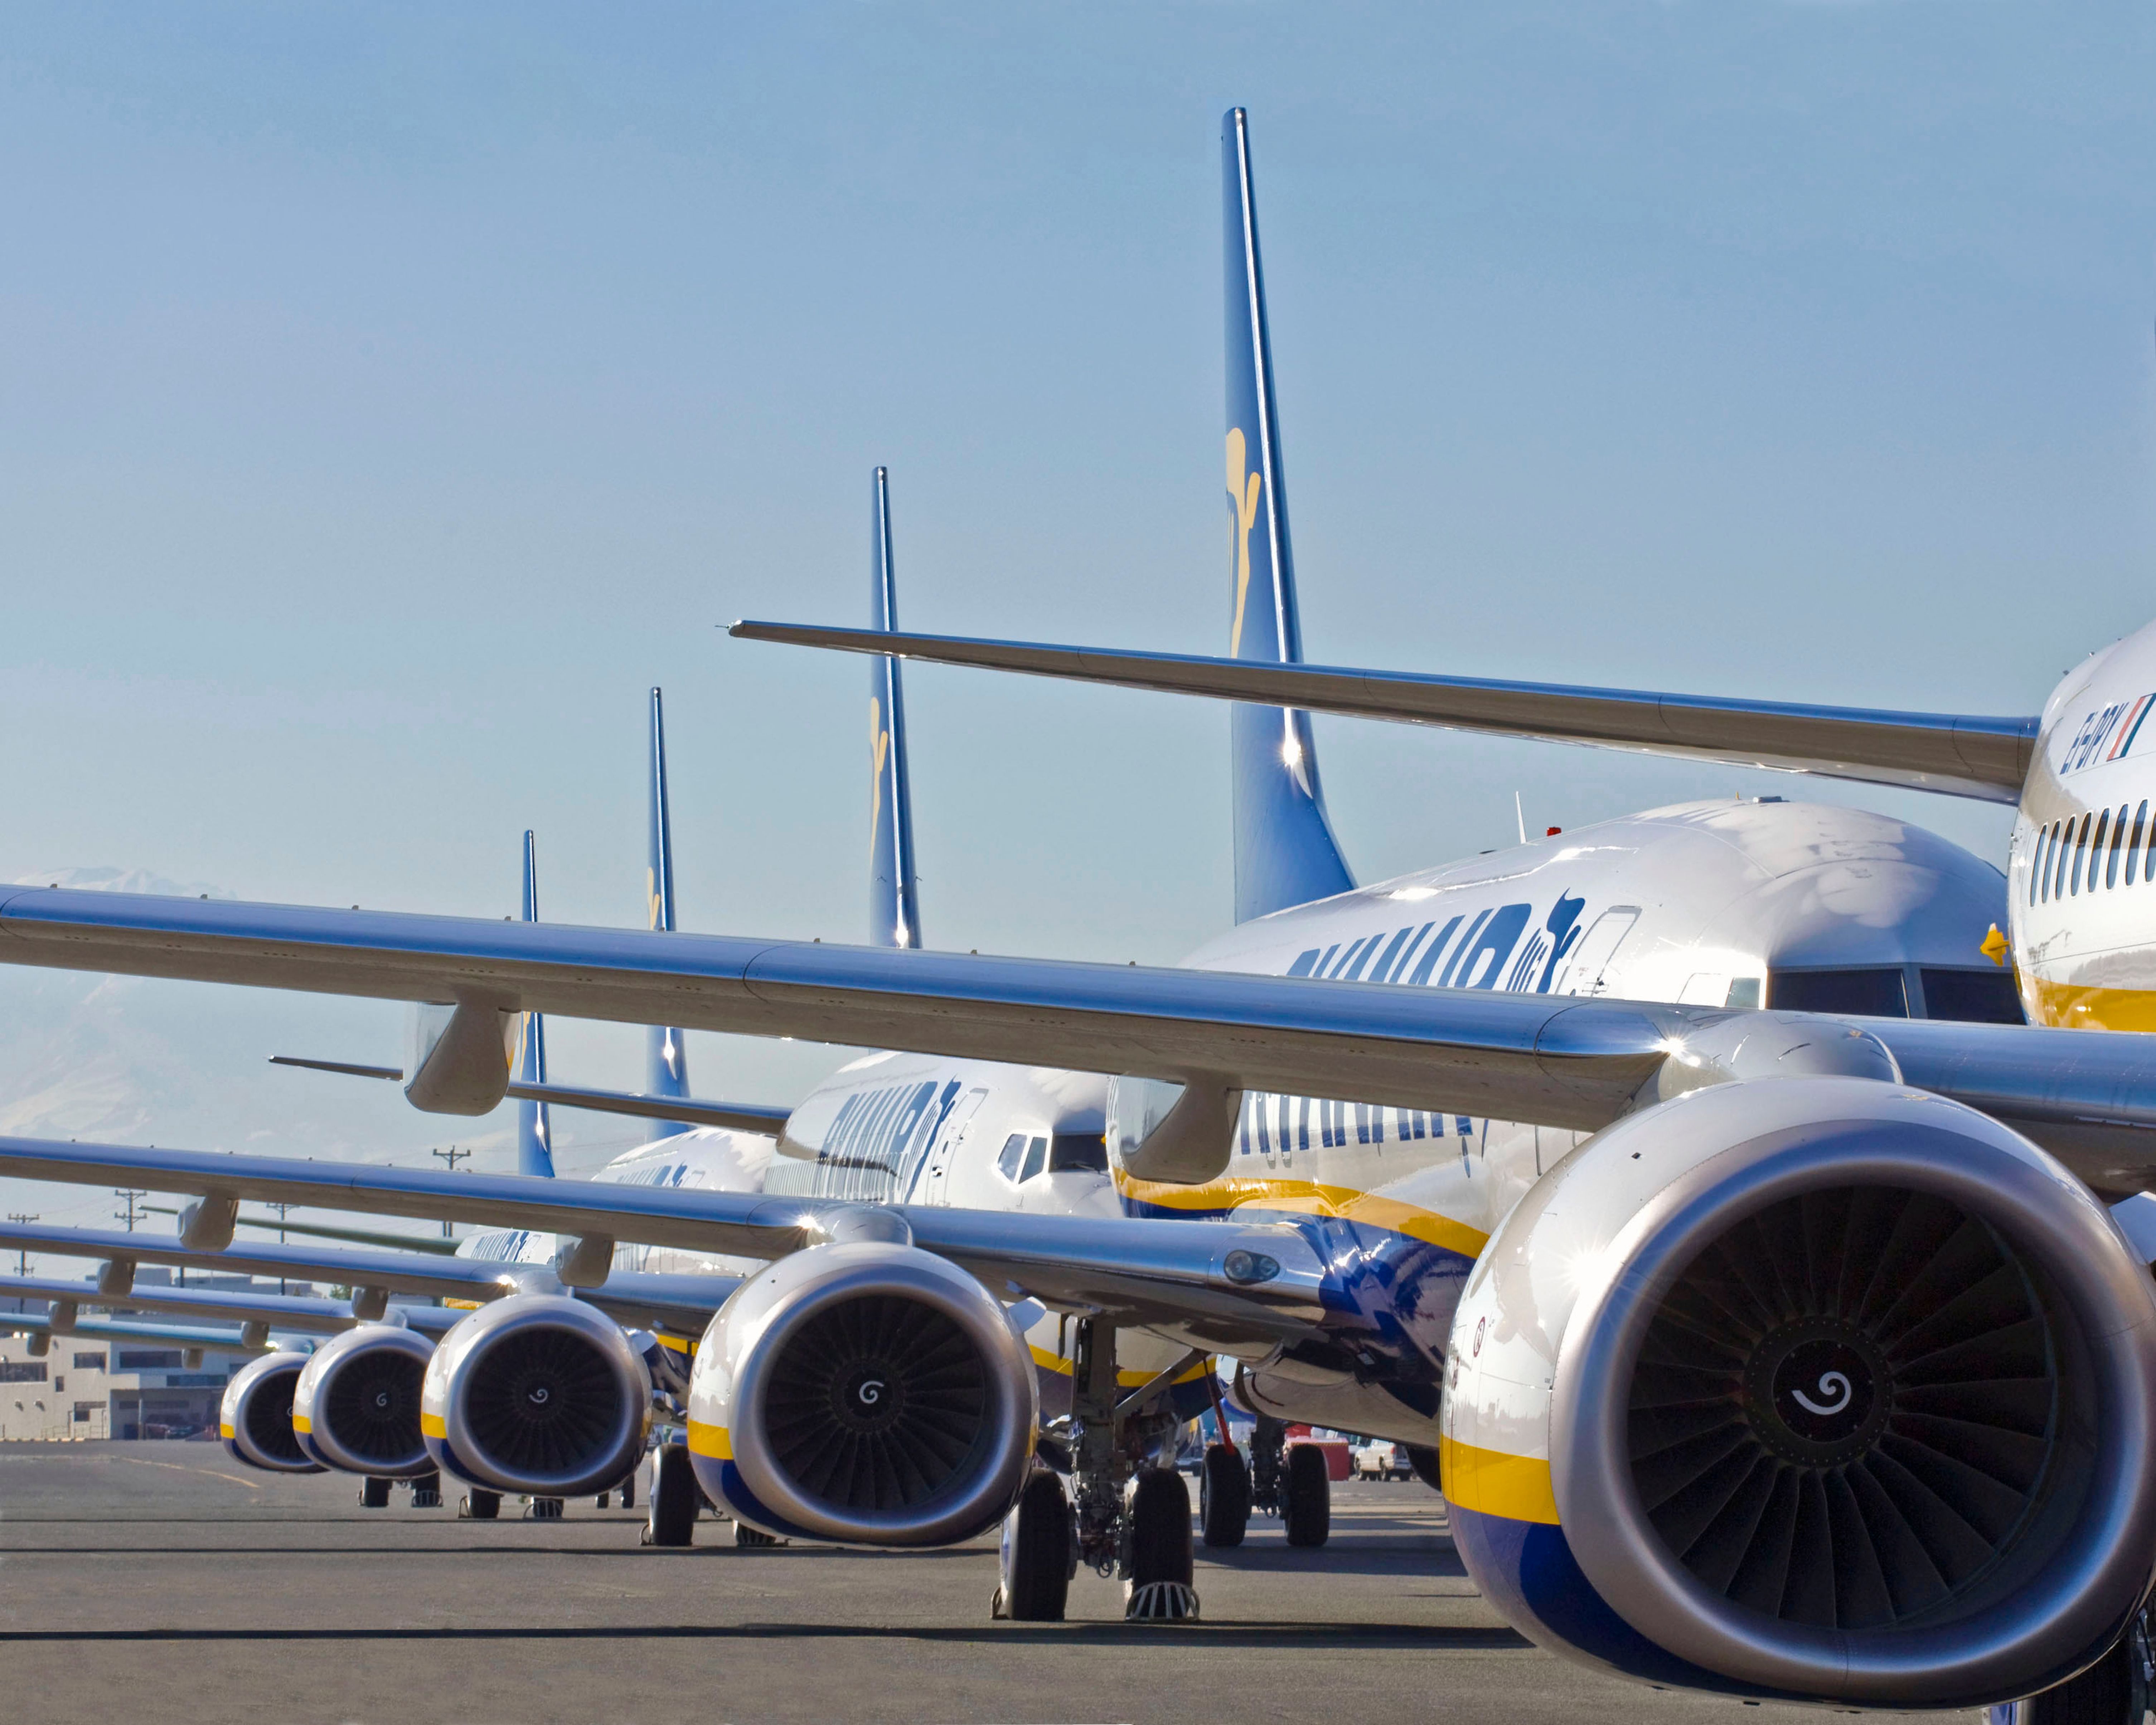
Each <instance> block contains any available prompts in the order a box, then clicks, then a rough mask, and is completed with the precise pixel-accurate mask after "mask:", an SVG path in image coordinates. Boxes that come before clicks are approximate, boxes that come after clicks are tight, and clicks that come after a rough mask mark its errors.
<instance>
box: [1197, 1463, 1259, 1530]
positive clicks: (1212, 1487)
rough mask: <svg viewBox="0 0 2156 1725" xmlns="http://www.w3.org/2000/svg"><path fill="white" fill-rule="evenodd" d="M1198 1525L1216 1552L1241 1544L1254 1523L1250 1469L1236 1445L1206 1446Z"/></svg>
mask: <svg viewBox="0 0 2156 1725" xmlns="http://www.w3.org/2000/svg"><path fill="white" fill-rule="evenodd" d="M1198 1524H1199V1527H1201V1528H1203V1529H1204V1536H1205V1543H1206V1544H1208V1545H1209V1546H1211V1547H1213V1548H1214V1549H1216V1550H1218V1549H1219V1548H1222V1547H1224V1546H1235V1545H1240V1544H1241V1543H1243V1533H1244V1531H1245V1529H1246V1528H1247V1527H1249V1526H1250V1469H1249V1468H1248V1467H1246V1466H1244V1463H1243V1454H1242V1451H1241V1450H1238V1449H1237V1448H1236V1447H1235V1445H1233V1444H1210V1445H1207V1446H1206V1450H1205V1461H1204V1466H1203V1467H1202V1468H1201V1469H1200V1471H1199V1476H1198Z"/></svg>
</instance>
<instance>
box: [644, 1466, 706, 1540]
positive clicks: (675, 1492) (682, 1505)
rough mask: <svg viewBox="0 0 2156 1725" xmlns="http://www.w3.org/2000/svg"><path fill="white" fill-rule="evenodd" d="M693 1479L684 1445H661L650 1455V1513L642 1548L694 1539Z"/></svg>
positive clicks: (696, 1495) (694, 1492) (694, 1485)
mask: <svg viewBox="0 0 2156 1725" xmlns="http://www.w3.org/2000/svg"><path fill="white" fill-rule="evenodd" d="M697 1497H698V1494H697V1491H696V1471H695V1469H694V1467H693V1466H692V1465H691V1464H690V1460H689V1451H688V1448H687V1446H686V1445H682V1444H661V1445H660V1446H659V1447H658V1448H657V1449H655V1450H653V1451H652V1452H651V1492H650V1505H651V1507H650V1510H649V1513H648V1514H647V1516H646V1517H645V1519H644V1543H645V1544H646V1545H665V1546H680V1545H687V1544H689V1543H691V1542H692V1541H693V1540H694V1539H695V1538H696V1504H697Z"/></svg>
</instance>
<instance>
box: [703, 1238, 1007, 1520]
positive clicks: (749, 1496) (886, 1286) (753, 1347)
mask: <svg viewBox="0 0 2156 1725" xmlns="http://www.w3.org/2000/svg"><path fill="white" fill-rule="evenodd" d="M1038 1422H1039V1399H1038V1392H1037V1389H1036V1387H1035V1384H1034V1373H1033V1364H1032V1360H1031V1358H1030V1356H1029V1354H1028V1353H1026V1350H1025V1347H1024V1343H1023V1342H1022V1341H1021V1340H1020V1338H1019V1336H1018V1335H1017V1333H1016V1332H1014V1330H1013V1329H1012V1327H1011V1326H1010V1324H1009V1322H1008V1321H1007V1320H1006V1319H1005V1317H1004V1312H1003V1308H1002V1307H1000V1306H998V1304H997V1303H996V1301H995V1300H994V1298H993V1296H991V1295H990V1294H989V1293H988V1291H987V1290H986V1289H985V1288H983V1286H981V1285H980V1283H979V1282H978V1281H975V1280H974V1279H973V1277H972V1276H968V1274H967V1273H966V1272H965V1271H962V1270H960V1269H959V1268H957V1266H955V1265H952V1264H951V1263H949V1262H948V1261H947V1260H944V1259H942V1258H938V1257H936V1256H935V1255H932V1254H931V1253H927V1252H924V1251H921V1250H916V1248H914V1247H911V1246H905V1245H893V1244H891V1243H888V1242H883V1241H867V1242H862V1243H860V1244H853V1245H823V1246H815V1247H812V1248H810V1249H808V1250H805V1251H800V1252H796V1253H794V1254H793V1255H791V1256H789V1257H787V1258H784V1259H782V1260H779V1261H778V1263H776V1264H774V1265H773V1266H771V1268H770V1269H768V1270H767V1271H765V1272H764V1273H763V1274H762V1276H757V1277H756V1278H754V1279H753V1280H752V1281H748V1282H747V1283H744V1284H743V1285H742V1287H741V1289H740V1290H739V1291H737V1293H736V1294H735V1295H734V1296H733V1297H732V1298H731V1300H729V1301H727V1302H726V1307H725V1308H724V1309H723V1310H721V1312H719V1314H718V1316H717V1317H715V1318H714V1319H713V1320H712V1322H711V1329H710V1331H709V1332H707V1333H706V1336H705V1338H704V1344H703V1346H702V1348H701V1349H700V1350H699V1351H698V1353H697V1355H696V1369H695V1374H694V1376H693V1378H692V1379H691V1382H690V1400H689V1435H690V1454H691V1455H692V1457H693V1458H694V1460H695V1462H696V1471H697V1477H698V1479H699V1480H700V1481H701V1482H702V1483H703V1486H704V1489H705V1491H706V1492H707V1493H709V1494H710V1495H711V1497H713V1498H714V1499H715V1500H716V1501H720V1502H726V1504H727V1505H728V1506H729V1507H730V1508H731V1509H732V1510H733V1511H734V1512H735V1513H737V1514H738V1515H741V1516H742V1517H743V1518H744V1519H746V1520H747V1522H749V1523H750V1525H751V1526H752V1527H762V1529H763V1530H764V1531H766V1532H772V1533H778V1534H781V1535H785V1536H789V1537H797V1538H814V1539H826V1540H831V1541H834V1542H837V1543H847V1544H859V1545H871V1546H924V1545H942V1544H950V1543H956V1542H957V1541H960V1540H964V1539H970V1538H973V1536H974V1535H975V1534H976V1533H978V1532H982V1531H983V1530H984V1529H985V1528H987V1527H990V1526H992V1525H993V1524H994V1523H995V1522H997V1521H998V1520H999V1519H1001V1517H1003V1516H1004V1513H1005V1512H1007V1511H1008V1510H1009V1507H1010V1506H1011V1504H1012V1502H1014V1500H1015V1498H1016V1497H1017V1493H1018V1491H1019V1487H1020V1486H1022V1485H1023V1484H1024V1480H1025V1475H1026V1470H1027V1467H1028V1466H1029V1462H1030V1459H1031V1456H1032V1453H1033V1445H1034V1438H1035V1435H1036V1433H1037V1430H1038Z"/></svg>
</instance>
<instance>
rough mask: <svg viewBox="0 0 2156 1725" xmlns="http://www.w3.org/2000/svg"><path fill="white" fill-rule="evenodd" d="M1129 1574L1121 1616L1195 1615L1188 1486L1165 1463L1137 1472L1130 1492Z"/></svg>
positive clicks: (1147, 1619) (1153, 1618)
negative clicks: (1137, 1474)
mask: <svg viewBox="0 0 2156 1725" xmlns="http://www.w3.org/2000/svg"><path fill="white" fill-rule="evenodd" d="M1130 1538H1131V1557H1130V1579H1129V1581H1128V1582H1127V1584H1126V1589H1125V1595H1126V1596H1125V1601H1124V1605H1123V1615H1124V1616H1125V1617H1127V1618H1131V1619H1135V1620H1138V1621H1141V1622H1157V1621H1161V1620H1180V1619H1188V1618H1193V1617H1195V1616H1197V1615H1198V1590H1197V1589H1196V1588H1195V1587H1193V1585H1192V1582H1193V1580H1194V1579H1196V1574H1195V1560H1194V1558H1193V1554H1192V1552H1191V1549H1190V1489H1189V1487H1188V1486H1185V1485H1184V1484H1183V1476H1182V1475H1181V1474H1179V1473H1178V1472H1176V1471H1175V1470H1174V1469H1173V1468H1169V1467H1151V1468H1147V1470H1146V1471H1144V1472H1143V1473H1142V1474H1140V1475H1139V1476H1138V1479H1137V1486H1136V1487H1135V1488H1134V1489H1133V1490H1132V1493H1131V1531H1130Z"/></svg>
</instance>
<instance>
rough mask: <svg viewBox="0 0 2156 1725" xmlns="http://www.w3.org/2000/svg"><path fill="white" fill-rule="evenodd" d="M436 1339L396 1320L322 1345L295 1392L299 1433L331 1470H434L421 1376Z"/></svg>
mask: <svg viewBox="0 0 2156 1725" xmlns="http://www.w3.org/2000/svg"><path fill="white" fill-rule="evenodd" d="M432 1353H434V1343H431V1342H429V1340H428V1339H427V1338H426V1337H424V1336H422V1335H419V1334H418V1333H417V1332H414V1331H412V1330H408V1329H405V1328H403V1327H401V1326H398V1325H396V1324H362V1325H360V1326H359V1327H358V1328H357V1329H352V1330H346V1332H344V1333H343V1334H342V1335H340V1336H336V1337H331V1339H330V1340H329V1341H328V1342H326V1343H323V1344H322V1346H321V1347H320V1348H316V1350H315V1352H314V1353H312V1354H311V1356H310V1357H309V1358H308V1360H307V1363H306V1365H305V1368H303V1369H302V1370H301V1371H300V1376H299V1381H298V1383H297V1384H295V1385H294V1387H293V1390H292V1430H293V1431H294V1432H295V1434H296V1435H298V1437H299V1440H300V1446H301V1447H302V1448H303V1449H305V1451H306V1452H307V1454H308V1455H310V1456H311V1457H312V1458H313V1459H314V1460H316V1461H319V1462H321V1464H322V1465H323V1466H326V1467H334V1468H336V1469H339V1470H340V1471H343V1472H345V1473H362V1474H366V1475H368V1476H371V1477H372V1478H375V1479H389V1480H401V1479H414V1478H417V1477H418V1476H419V1475H421V1474H423V1473H432V1472H433V1471H434V1461H433V1459H432V1458H431V1457H430V1456H429V1455H428V1454H427V1446H426V1445H425V1444H424V1443H423V1442H422V1441H421V1440H420V1437H419V1380H420V1378H422V1377H423V1375H424V1373H425V1372H426V1369H427V1359H428V1356H429V1355H430V1354H432Z"/></svg>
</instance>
